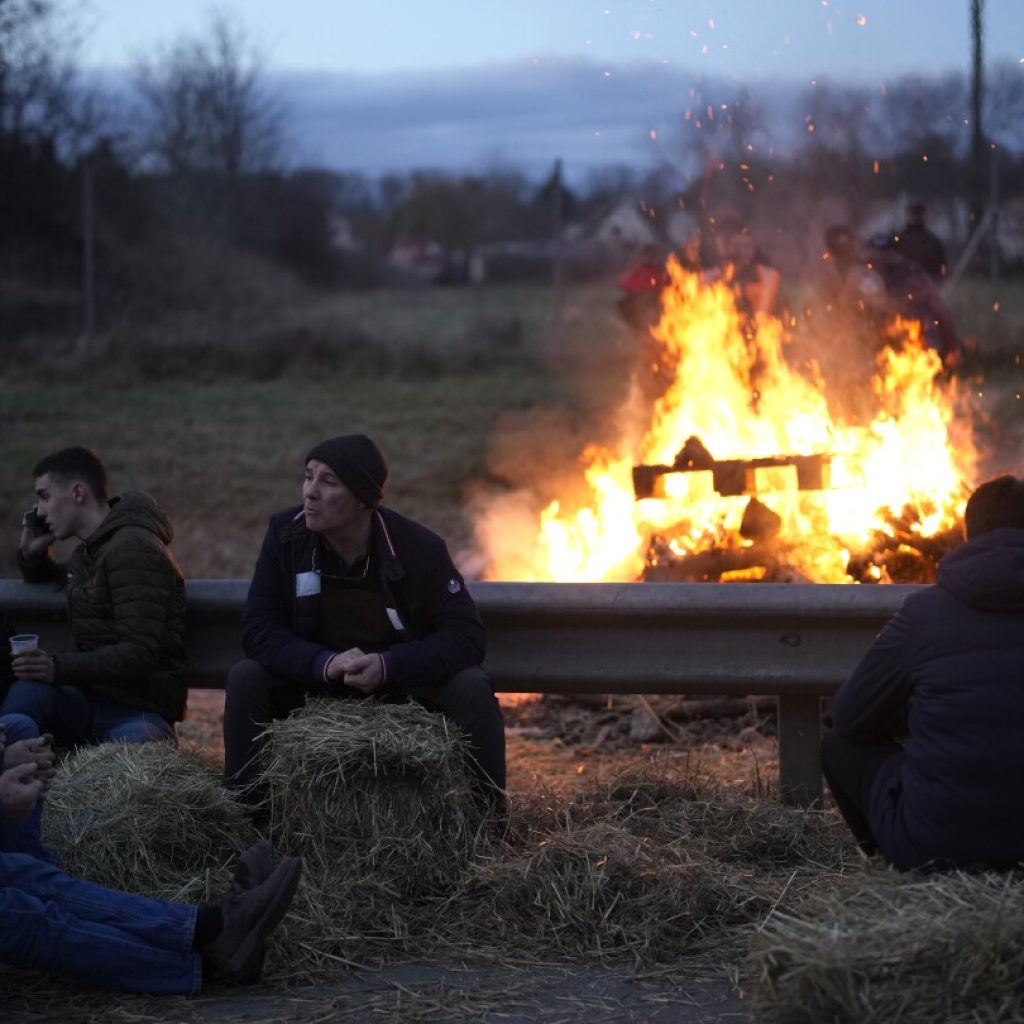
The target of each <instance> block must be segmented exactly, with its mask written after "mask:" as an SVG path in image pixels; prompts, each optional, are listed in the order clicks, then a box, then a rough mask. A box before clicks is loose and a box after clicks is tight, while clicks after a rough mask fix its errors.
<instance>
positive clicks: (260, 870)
mask: <svg viewBox="0 0 1024 1024" xmlns="http://www.w3.org/2000/svg"><path fill="white" fill-rule="evenodd" d="M4 739H5V737H4V734H3V730H0V964H2V965H4V966H6V967H15V968H21V969H24V970H35V971H44V972H46V973H48V974H55V975H59V976H61V977H66V978H72V979H74V980H76V981H80V982H82V983H84V984H86V985H89V986H92V987H95V988H102V989H109V990H112V991H115V992H145V993H149V994H152V995H194V994H195V993H197V992H198V991H199V990H200V988H201V987H202V985H203V983H204V982H206V981H218V982H224V983H231V984H251V983H253V982H256V981H258V980H259V978H260V976H261V974H262V971H263V960H264V954H265V951H266V944H267V938H268V936H269V935H270V933H271V932H272V931H273V930H274V929H275V928H276V927H277V925H278V924H279V923H280V922H281V920H282V918H283V917H284V915H285V913H286V912H287V910H288V907H289V906H290V905H291V902H292V899H293V897H294V896H295V892H296V889H297V888H298V884H299V878H300V876H301V873H302V862H301V860H299V858H297V857H286V858H284V859H283V860H280V861H278V860H277V858H276V857H275V856H274V852H273V849H272V847H271V845H270V843H269V842H268V841H267V840H262V841H260V842H259V843H257V844H256V845H255V846H253V847H250V848H249V849H248V850H246V851H245V852H244V853H243V854H242V855H241V856H240V857H239V861H238V866H237V868H236V871H235V878H234V880H233V882H232V883H231V885H230V886H229V888H228V889H227V891H226V892H224V893H223V894H222V895H221V896H219V897H216V898H215V899H213V900H210V901H209V902H207V903H201V904H198V905H196V904H187V903H171V902H168V901H167V900H161V899H154V898H151V897H149V896H139V895H136V894H134V893H127V892H119V891H117V890H115V889H108V888H106V887H105V886H102V885H96V884H95V883H93V882H88V881H86V880H85V879H82V878H75V877H73V876H72V875H69V874H66V873H65V872H64V871H61V870H60V869H59V868H58V867H56V866H55V865H54V864H52V863H50V862H48V861H47V860H45V859H41V858H38V857H35V856H31V855H29V854H28V853H22V852H11V851H8V850H7V849H6V847H5V846H4V844H3V840H4V838H5V835H6V833H7V832H8V830H10V829H11V828H12V827H16V826H18V825H19V824H20V823H22V822H24V821H25V820H27V819H28V818H29V817H30V816H32V815H36V816H38V813H39V811H40V806H41V801H42V797H43V794H44V792H45V791H46V789H47V787H48V785H49V782H50V779H51V778H52V776H53V773H54V769H53V759H52V753H51V754H50V756H49V759H48V760H47V759H46V758H41V757H39V756H26V755H25V751H24V749H23V747H21V746H18V745H13V746H12V745H5V742H4ZM16 747H17V749H15V748H16Z"/></svg>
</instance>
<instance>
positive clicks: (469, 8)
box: [83, 0, 1024, 174]
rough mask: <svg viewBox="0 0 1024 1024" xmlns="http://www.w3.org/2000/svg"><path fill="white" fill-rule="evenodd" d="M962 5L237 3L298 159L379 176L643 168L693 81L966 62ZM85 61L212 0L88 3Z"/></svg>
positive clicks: (795, 83) (156, 33)
mask: <svg viewBox="0 0 1024 1024" xmlns="http://www.w3.org/2000/svg"><path fill="white" fill-rule="evenodd" d="M969 6H970V5H969V3H968V2H967V0H628V2H614V0H605V2H595V0H506V2H504V3H499V2H497V0H475V2H474V0H377V2H374V3H367V2H365V0H360V2H356V0H283V2H282V0H230V2H221V3H220V4H219V5H217V9H218V10H221V11H223V12H226V13H227V14H228V15H229V16H230V17H231V18H232V19H233V20H235V21H236V23H237V24H239V25H241V26H243V27H244V28H245V30H246V32H247V35H248V37H249V39H250V40H251V41H252V42H253V43H254V44H255V45H256V46H257V47H258V49H259V50H260V51H261V52H262V53H263V54H264V55H265V64H266V69H267V72H268V76H269V77H270V78H271V80H272V81H273V83H274V85H275V87H279V91H280V92H281V93H282V95H283V97H284V99H285V101H286V103H287V106H288V108H289V111H290V122H291V129H292V131H291V134H292V139H293V149H294V153H293V158H294V159H295V161H296V162H307V163H322V164H326V165H329V166H336V167H340V168H347V169H354V170H362V171H365V172H367V173H380V172H382V171H384V170H388V169H408V168H409V167H411V166H447V167H453V166H459V165H468V164H470V163H473V162H480V161H484V162H487V161H490V162H495V161H497V162H506V163H513V164H519V165H521V166H524V167H525V168H527V169H530V168H533V169H537V168H539V167H541V166H543V165H545V164H547V163H549V162H550V161H551V160H553V159H554V158H555V157H556V156H560V157H562V158H563V159H564V160H565V161H566V164H567V170H568V171H569V173H570V174H571V173H572V172H573V170H574V168H575V169H576V170H579V168H582V167H588V166H595V165H599V164H604V163H616V162H622V163H636V162H638V161H639V160H642V159H644V158H645V152H644V151H645V150H647V151H649V152H647V154H646V155H647V156H656V153H654V152H650V151H652V150H654V149H655V148H656V145H657V139H658V137H659V136H660V137H662V138H664V137H665V131H666V128H667V127H668V126H670V125H671V123H672V121H673V119H674V118H676V119H677V118H678V117H679V115H680V112H681V111H682V109H683V108H684V107H685V106H686V104H687V102H688V101H687V99H686V96H687V94H688V91H689V88H691V87H692V86H693V84H694V83H695V82H698V83H699V82H708V81H711V82H723V83H728V82H733V83H736V82H742V83H745V84H749V85H751V86H755V87H757V86H759V85H760V87H761V88H764V86H763V83H764V82H765V81H766V80H772V81H775V82H781V83H783V84H784V85H785V86H786V87H787V88H789V90H790V94H791V95H792V94H795V92H796V90H797V89H798V88H799V87H800V86H803V85H807V84H809V82H810V81H811V79H813V78H822V77H827V78H830V79H831V80H833V81H842V80H849V81H858V82H862V83H868V84H872V85H876V84H877V85H881V84H883V83H884V82H886V81H891V80H892V79H894V78H897V77H899V76H901V75H904V74H909V73H917V74H938V73H941V72H944V71H950V70H966V69H967V68H968V66H969V59H970V34H969V23H968V12H969ZM1022 8H1024V0H986V3H985V32H986V35H985V39H986V54H985V56H986V61H987V62H989V63H995V62H1004V63H1013V64H1015V65H1016V66H1017V67H1019V68H1020V69H1021V73H1022V74H1024V15H1022ZM88 9H89V10H90V11H91V16H90V17H89V19H88V21H87V25H88V36H87V43H86V46H85V49H84V52H83V58H84V60H85V62H86V63H88V64H90V65H93V66H101V67H126V66H130V65H131V64H132V63H133V61H134V60H135V58H136V57H137V56H139V55H140V54H146V55H152V54H153V53H154V52H155V51H157V50H159V48H160V47H161V46H166V45H167V44H169V43H170V42H172V41H173V40H174V39H175V38H176V37H178V36H180V35H181V34H183V33H188V34H201V33H202V32H203V29H204V26H205V25H206V24H208V21H209V16H210V11H211V4H210V3H208V2H207V0H174V2H173V3H149V2H147V3H143V2H139V0H88Z"/></svg>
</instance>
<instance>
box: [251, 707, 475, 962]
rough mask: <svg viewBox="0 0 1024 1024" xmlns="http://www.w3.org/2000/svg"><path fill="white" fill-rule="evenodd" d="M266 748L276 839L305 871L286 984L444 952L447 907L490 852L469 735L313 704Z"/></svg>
mask: <svg viewBox="0 0 1024 1024" xmlns="http://www.w3.org/2000/svg"><path fill="white" fill-rule="evenodd" d="M267 737H268V741H269V742H268V743H267V746H266V749H265V752H264V760H263V765H262V772H261V781H262V783H263V784H264V788H265V791H266V797H265V799H266V805H265V809H266V812H267V820H268V827H269V829H270V832H271V834H272V835H274V836H275V839H276V840H277V841H278V842H279V843H280V845H281V846H282V848H284V849H286V850H287V852H289V853H293V854H298V855H300V856H301V857H302V858H303V860H304V862H305V870H304V873H303V880H304V881H303V886H302V888H301V889H300V891H299V894H298V896H297V897H296V900H295V902H294V904H293V905H292V910H291V912H290V913H289V917H288V920H287V922H286V924H285V927H284V928H283V929H282V930H281V931H280V932H279V933H278V934H277V935H276V936H275V941H274V946H275V951H276V956H275V959H278V958H280V962H281V963H282V964H283V965H284V966H283V967H282V968H281V970H282V972H283V974H284V975H286V976H288V977H291V978H308V977H309V976H310V975H312V974H315V973H317V972H318V971H321V970H323V969H326V968H331V967H334V968H336V967H337V965H338V963H339V962H343V963H348V964H352V963H358V964H364V965H369V964H375V963H381V962H384V961H386V960H388V959H392V958H394V957H395V956H409V955H429V954H430V953H431V952H436V949H437V945H438V941H439V940H438V937H437V932H436V929H437V927H438V915H439V913H443V912H442V911H439V909H438V905H439V903H440V904H445V903H446V902H447V901H448V900H449V899H450V898H452V896H453V894H454V893H457V892H458V891H460V889H461V886H462V880H463V876H464V874H465V873H466V870H467V868H468V866H469V864H470V863H471V861H472V860H473V858H474V857H475V856H476V854H477V853H478V852H479V851H481V850H484V849H486V848H489V847H490V846H491V845H493V838H492V837H491V832H490V830H489V829H488V827H487V826H488V822H489V811H488V810H487V808H486V807H485V806H484V805H483V802H482V801H481V798H480V795H479V793H478V792H477V791H476V789H475V786H474V783H473V777H472V774H471V772H470V767H469V766H470V762H469V753H468V748H467V746H466V742H465V740H464V739H463V737H462V736H461V735H460V734H459V733H458V731H457V730H456V729H455V728H454V727H453V726H452V724H451V723H450V722H449V721H448V720H447V719H446V718H445V717H444V716H443V715H439V714H433V713H431V712H429V711H427V710H426V709H424V708H422V707H420V706H419V705H418V704H411V703H410V704H381V703H379V702H377V701H361V700H351V701H344V700H315V701H309V702H308V703H307V705H306V706H305V708H303V709H302V710H301V711H298V712H296V713H295V714H293V715H291V716H289V717H288V718H286V719H282V720H280V721H276V722H274V723H273V724H272V725H271V726H270V727H269V728H268V730H267Z"/></svg>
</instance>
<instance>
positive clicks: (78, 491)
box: [71, 480, 89, 505]
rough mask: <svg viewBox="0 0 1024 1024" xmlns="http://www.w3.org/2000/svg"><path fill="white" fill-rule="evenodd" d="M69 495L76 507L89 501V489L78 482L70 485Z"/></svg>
mask: <svg viewBox="0 0 1024 1024" xmlns="http://www.w3.org/2000/svg"><path fill="white" fill-rule="evenodd" d="M71 494H72V496H73V497H74V499H75V504H76V505H84V504H85V503H86V501H88V500H89V489H88V488H87V487H86V486H85V484H83V483H82V482H81V481H80V480H76V481H75V482H74V483H73V484H72V485H71Z"/></svg>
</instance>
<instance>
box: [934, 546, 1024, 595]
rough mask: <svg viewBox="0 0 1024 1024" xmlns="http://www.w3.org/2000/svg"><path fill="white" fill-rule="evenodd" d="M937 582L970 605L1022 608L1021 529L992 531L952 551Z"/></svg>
mask: <svg viewBox="0 0 1024 1024" xmlns="http://www.w3.org/2000/svg"><path fill="white" fill-rule="evenodd" d="M938 584H939V586H940V587H942V588H943V589H944V590H947V591H949V593H950V594H952V595H953V596H954V597H955V598H957V600H959V601H962V602H963V603H964V604H966V605H968V606H970V607H972V608H990V609H993V610H996V611H1024V530H1014V529H1002V530H992V531H991V532H990V533H983V534H982V535H981V536H980V537H975V538H974V539H973V540H969V541H967V543H966V544H963V545H961V546H960V547H958V548H956V549H955V550H953V551H951V552H950V553H949V554H948V555H946V556H945V557H944V558H943V559H942V561H941V562H940V563H939V573H938Z"/></svg>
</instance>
